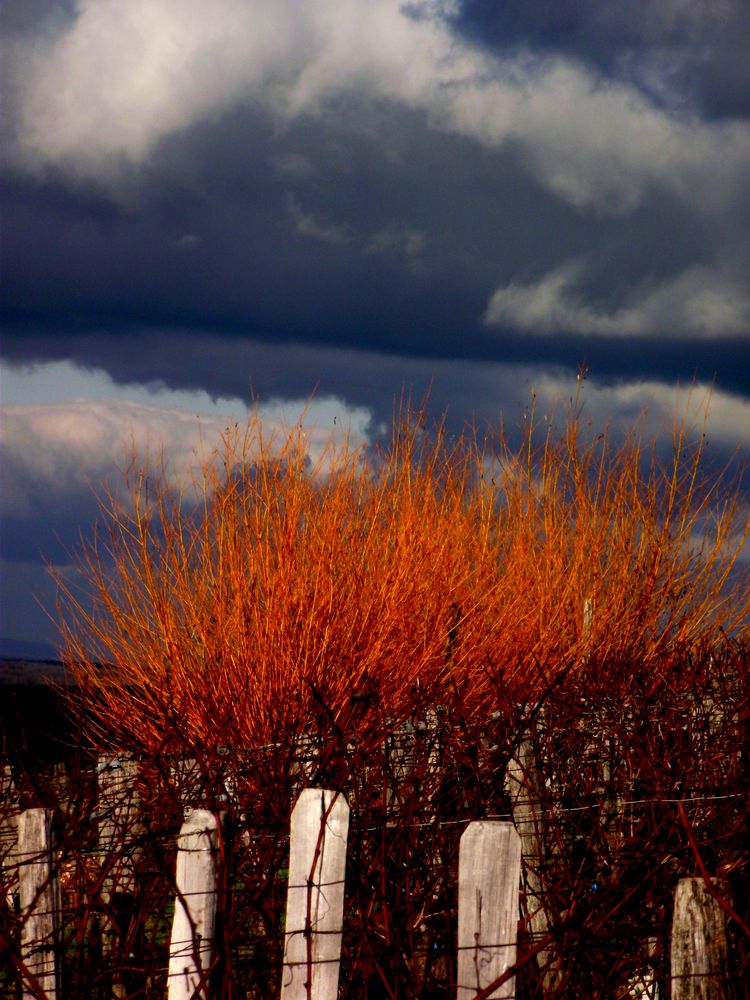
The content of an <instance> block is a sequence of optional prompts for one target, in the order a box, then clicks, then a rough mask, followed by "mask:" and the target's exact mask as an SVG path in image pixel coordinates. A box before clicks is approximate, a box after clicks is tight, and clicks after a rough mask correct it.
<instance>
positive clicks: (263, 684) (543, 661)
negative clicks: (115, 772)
mask: <svg viewBox="0 0 750 1000" xmlns="http://www.w3.org/2000/svg"><path fill="white" fill-rule="evenodd" d="M421 424H422V421H421V419H416V420H415V419H412V417H411V416H410V415H409V414H407V416H406V419H404V420H403V421H401V422H400V423H398V424H397V426H396V429H395V431H394V433H393V436H392V439H391V442H390V445H389V446H388V447H386V448H384V449H380V450H373V451H372V452H368V451H366V450H356V449H353V448H351V447H349V446H348V445H346V444H345V445H344V446H341V447H338V448H336V447H334V446H333V445H331V447H330V448H329V450H328V451H327V452H326V453H325V454H324V456H323V457H322V459H321V460H320V461H319V462H318V463H317V465H316V466H314V467H311V466H310V464H309V461H308V459H307V456H306V449H305V441H304V434H303V432H302V429H301V428H297V429H295V430H293V431H291V432H290V433H289V434H288V435H287V436H286V437H285V438H284V439H283V440H280V441H279V440H276V441H268V440H266V438H265V437H264V434H263V428H262V427H261V425H260V423H259V421H258V419H257V418H253V419H251V420H250V422H249V424H248V426H247V427H244V428H239V427H236V426H235V427H234V428H230V429H228V430H227V432H226V433H225V434H224V436H223V438H222V440H221V442H220V443H219V445H218V447H217V448H216V449H215V450H214V451H213V452H212V453H211V454H210V455H208V457H207V458H206V459H205V461H203V463H202V465H201V468H200V471H199V474H198V475H197V477H196V480H195V483H194V484H193V487H191V488H183V489H182V490H177V489H176V488H175V487H174V486H173V485H171V484H170V481H169V477H168V476H166V475H165V473H164V470H160V469H159V468H158V467H156V468H155V467H153V466H152V467H150V468H143V469H137V468H136V467H135V466H134V467H133V468H132V470H131V474H130V476H129V483H128V485H129V492H128V502H127V503H125V504H123V503H121V502H120V501H119V500H118V499H117V498H116V496H115V495H114V494H109V495H108V496H107V498H106V502H105V503H104V504H103V521H102V525H101V526H100V528H99V530H98V532H97V534H96V536H95V538H94V539H93V540H92V541H91V542H90V543H89V544H87V545H86V546H85V547H84V549H83V551H82V554H81V559H80V566H81V569H82V571H83V575H84V578H85V581H86V587H85V593H84V594H83V595H79V594H77V593H75V592H74V591H73V590H72V588H71V587H70V586H68V585H66V584H65V583H64V582H63V581H61V605H62V622H63V625H62V628H63V636H64V641H65V657H66V660H67V662H68V663H69V665H70V668H71V669H72V670H73V671H74V672H75V673H76V674H77V675H78V677H79V679H80V680H81V681H83V682H84V684H85V686H86V688H87V689H88V690H89V691H91V690H94V691H95V693H96V706H97V709H96V711H97V718H98V724H99V727H100V730H101V732H102V733H105V732H106V733H108V734H109V736H110V738H112V739H114V740H116V741H122V740H126V741H128V742H129V743H131V744H133V743H135V744H136V745H138V746H140V747H142V748H144V749H149V750H155V749H157V748H164V747H169V746H170V744H171V743H173V742H175V743H176V742H180V743H183V744H184V743H185V742H187V743H188V744H204V745H210V746H216V745H218V744H225V743H227V744H228V743H231V744H233V745H235V746H252V745H257V744H259V743H265V742H269V741H272V740H275V739H279V738H283V737H284V735H285V734H286V735H288V734H290V733H293V732H299V731H300V730H301V728H302V727H303V726H304V725H305V723H306V721H307V720H309V717H310V714H311V713H312V714H315V713H316V712H321V711H322V712H325V713H326V715H327V716H328V718H329V719H330V720H331V721H332V724H334V725H335V726H336V727H337V728H338V729H339V730H340V732H341V733H342V734H343V735H344V736H346V735H347V734H350V733H353V732H354V731H357V730H359V731H361V730H362V728H363V727H365V725H370V724H371V722H372V719H374V718H375V717H376V716H377V718H378V719H381V720H384V721H383V723H382V726H381V729H382V736H384V735H385V732H386V730H387V729H388V728H390V727H391V726H392V725H393V724H394V723H395V721H396V720H398V719H403V718H405V717H408V716H409V715H410V713H411V712H412V711H413V708H414V705H415V703H416V701H417V700H418V701H419V702H420V704H424V700H425V699H428V700H429V702H430V703H432V704H434V705H444V706H451V705H456V704H460V706H461V709H462V711H463V712H464V713H467V714H468V715H469V716H471V717H478V716H482V715H485V714H488V713H490V712H491V711H493V710H494V709H495V708H496V707H498V706H499V705H500V704H503V705H506V706H507V705H509V704H518V703H521V702H524V701H530V700H534V699H537V698H539V697H540V696H542V694H543V692H544V690H545V689H546V688H547V687H548V685H549V684H550V683H552V682H553V681H554V678H555V677H557V676H559V675H560V672H561V671H564V670H571V669H577V670H590V671H592V672H593V671H595V670H598V669H601V668H603V667H604V666H605V665H607V664H609V665H610V667H612V665H614V664H624V663H627V662H629V661H630V662H634V661H638V662H639V663H640V664H643V665H646V666H648V665H649V664H650V665H652V666H653V677H654V684H658V673H659V665H660V663H664V662H666V661H667V660H668V659H669V657H671V656H673V655H681V654H684V653H685V651H690V650H691V649H694V648H696V647H697V646H699V645H700V644H706V643H707V644H711V643H715V642H716V641H717V640H719V638H720V637H721V635H722V634H723V633H727V632H732V631H733V632H734V633H735V634H736V635H737V636H738V637H739V638H741V639H746V638H747V630H748V610H749V607H750V587H748V583H747V579H746V578H741V577H736V578H735V577H734V576H733V575H732V572H733V568H734V567H735V563H736V559H737V556H738V553H739V550H740V547H741V545H742V544H744V541H745V539H746V538H747V533H748V518H747V514H746V512H744V511H743V509H742V506H741V503H740V495H739V493H738V492H737V491H736V490H735V491H731V490H725V489H724V487H723V486H722V479H721V477H717V478H714V479H710V478H707V477H706V476H705V474H704V471H703V455H702V451H701V448H700V447H696V446H694V445H691V444H689V442H688V440H687V437H686V434H685V432H684V431H683V430H682V429H678V430H677V432H676V433H675V437H674V441H673V447H672V459H671V462H670V464H669V465H668V466H667V467H664V468H663V467H662V466H661V465H660V463H659V461H658V459H657V449H656V447H655V445H651V446H649V447H647V446H646V445H644V444H643V442H642V441H641V440H640V439H639V438H638V436H637V435H636V433H635V432H634V434H633V435H632V436H631V437H630V438H629V439H628V440H627V441H625V443H623V444H621V445H619V446H615V445H614V444H612V443H611V441H610V439H609V436H608V435H607V434H606V433H604V434H600V435H598V436H596V437H594V436H592V437H590V438H589V439H586V440H584V434H583V431H582V428H581V426H580V422H579V420H578V418H577V417H576V416H575V415H573V416H572V417H571V418H570V419H569V420H568V422H567V424H566V426H565V427H564V430H563V432H562V434H560V435H559V436H555V435H554V433H552V432H548V433H547V434H545V435H543V436H542V440H540V441H538V440H537V435H536V432H535V431H534V430H533V429H532V430H530V431H529V433H528V436H527V438H526V440H525V441H524V443H523V445H522V447H521V448H519V449H516V450H513V449H511V448H510V447H509V445H508V444H507V441H506V440H505V438H504V437H503V435H502V433H501V432H498V433H488V434H487V436H486V437H485V438H484V439H483V440H479V439H478V438H477V436H476V435H475V434H471V433H468V432H467V433H466V434H464V435H463V436H461V437H460V438H459V439H458V440H455V441H451V440H450V439H449V438H448V435H447V434H446V433H445V432H444V430H443V429H442V428H440V427H438V428H436V429H435V430H434V431H433V432H431V433H426V432H424V431H423V430H422V429H421ZM585 601H590V602H591V605H590V607H591V608H592V609H593V615H592V618H591V623H590V627H589V626H587V627H584V612H583V608H584V602H585ZM102 665H103V666H102ZM628 678H629V675H628V672H627V670H625V669H622V670H621V671H620V672H619V673H618V672H615V673H614V674H613V676H612V678H611V684H612V685H613V686H617V685H619V686H620V687H621V688H622V690H623V691H624V690H626V688H627V684H628ZM368 720H370V722H368Z"/></svg>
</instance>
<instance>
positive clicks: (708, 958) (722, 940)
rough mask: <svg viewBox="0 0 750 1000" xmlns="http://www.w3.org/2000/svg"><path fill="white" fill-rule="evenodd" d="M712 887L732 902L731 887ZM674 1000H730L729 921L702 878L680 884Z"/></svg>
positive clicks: (674, 942)
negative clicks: (729, 896) (730, 898)
mask: <svg viewBox="0 0 750 1000" xmlns="http://www.w3.org/2000/svg"><path fill="white" fill-rule="evenodd" d="M711 884H712V885H713V886H714V887H715V888H716V889H717V890H718V891H719V893H720V894H721V895H722V896H724V897H725V898H728V895H729V885H728V883H727V882H725V881H723V880H720V879H712V880H711ZM671 966H672V970H671V971H672V1000H728V998H729V948H728V943H727V917H726V913H725V912H724V910H723V909H722V907H721V904H720V903H719V902H718V900H717V899H716V898H715V896H713V895H712V893H711V892H710V891H709V888H708V886H707V885H706V883H705V881H704V880H703V879H702V878H683V879H680V881H679V882H678V883H677V890H676V892H675V899H674V914H673V917H672V944H671Z"/></svg>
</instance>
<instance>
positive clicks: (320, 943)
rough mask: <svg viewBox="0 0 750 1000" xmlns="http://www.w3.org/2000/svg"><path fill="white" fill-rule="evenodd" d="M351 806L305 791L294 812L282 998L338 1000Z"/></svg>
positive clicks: (338, 797)
mask: <svg viewBox="0 0 750 1000" xmlns="http://www.w3.org/2000/svg"><path fill="white" fill-rule="evenodd" d="M348 836H349V805H348V804H347V801H346V799H345V798H344V796H343V795H342V794H341V793H340V792H332V791H329V790H327V789H322V788H306V789H304V791H303V792H302V793H301V794H300V796H299V798H298V799H297V803H296V805H295V807H294V809H293V811H292V820H291V830H290V844H289V887H288V890H287V904H286V932H285V935H284V968H283V971H282V982H281V996H282V1000H336V997H337V996H338V988H339V969H340V965H341V936H342V930H343V921H344V878H345V875H346V845H347V839H348Z"/></svg>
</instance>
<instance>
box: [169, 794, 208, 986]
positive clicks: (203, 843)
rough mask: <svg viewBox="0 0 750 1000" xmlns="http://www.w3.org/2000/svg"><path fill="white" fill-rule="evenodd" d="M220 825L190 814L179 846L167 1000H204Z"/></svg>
mask: <svg viewBox="0 0 750 1000" xmlns="http://www.w3.org/2000/svg"><path fill="white" fill-rule="evenodd" d="M217 853H218V822H217V819H216V816H214V814H213V813H211V812H209V811H208V810H207V809H192V810H191V811H190V812H189V813H188V816H187V818H186V820H185V822H184V823H183V824H182V828H181V830H180V835H179V837H178V840H177V871H176V878H177V895H176V898H175V904H174V920H173V923H172V940H171V943H170V946H169V980H168V982H169V988H168V997H169V1000H195V998H201V1000H205V997H206V996H207V993H208V989H207V976H208V972H209V970H210V966H211V959H212V957H213V947H214V928H215V924H216V891H217Z"/></svg>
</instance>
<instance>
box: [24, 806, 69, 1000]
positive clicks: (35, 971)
mask: <svg viewBox="0 0 750 1000" xmlns="http://www.w3.org/2000/svg"><path fill="white" fill-rule="evenodd" d="M18 861H19V863H20V867H19V870H18V893H19V897H20V902H21V914H22V919H23V924H22V927H21V960H22V962H23V963H24V967H25V971H26V972H28V977H26V976H25V975H24V977H23V980H24V981H23V996H24V998H29V1000H30V998H32V997H38V996H39V989H41V991H42V993H43V994H44V995H45V996H46V997H47V1000H57V997H58V995H59V992H58V991H59V986H60V978H59V977H60V972H59V967H58V957H59V928H60V908H61V899H60V881H59V875H58V866H57V861H56V859H55V854H54V843H53V836H52V810H51V809H27V810H25V812H22V813H21V814H20V816H19V817H18Z"/></svg>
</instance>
